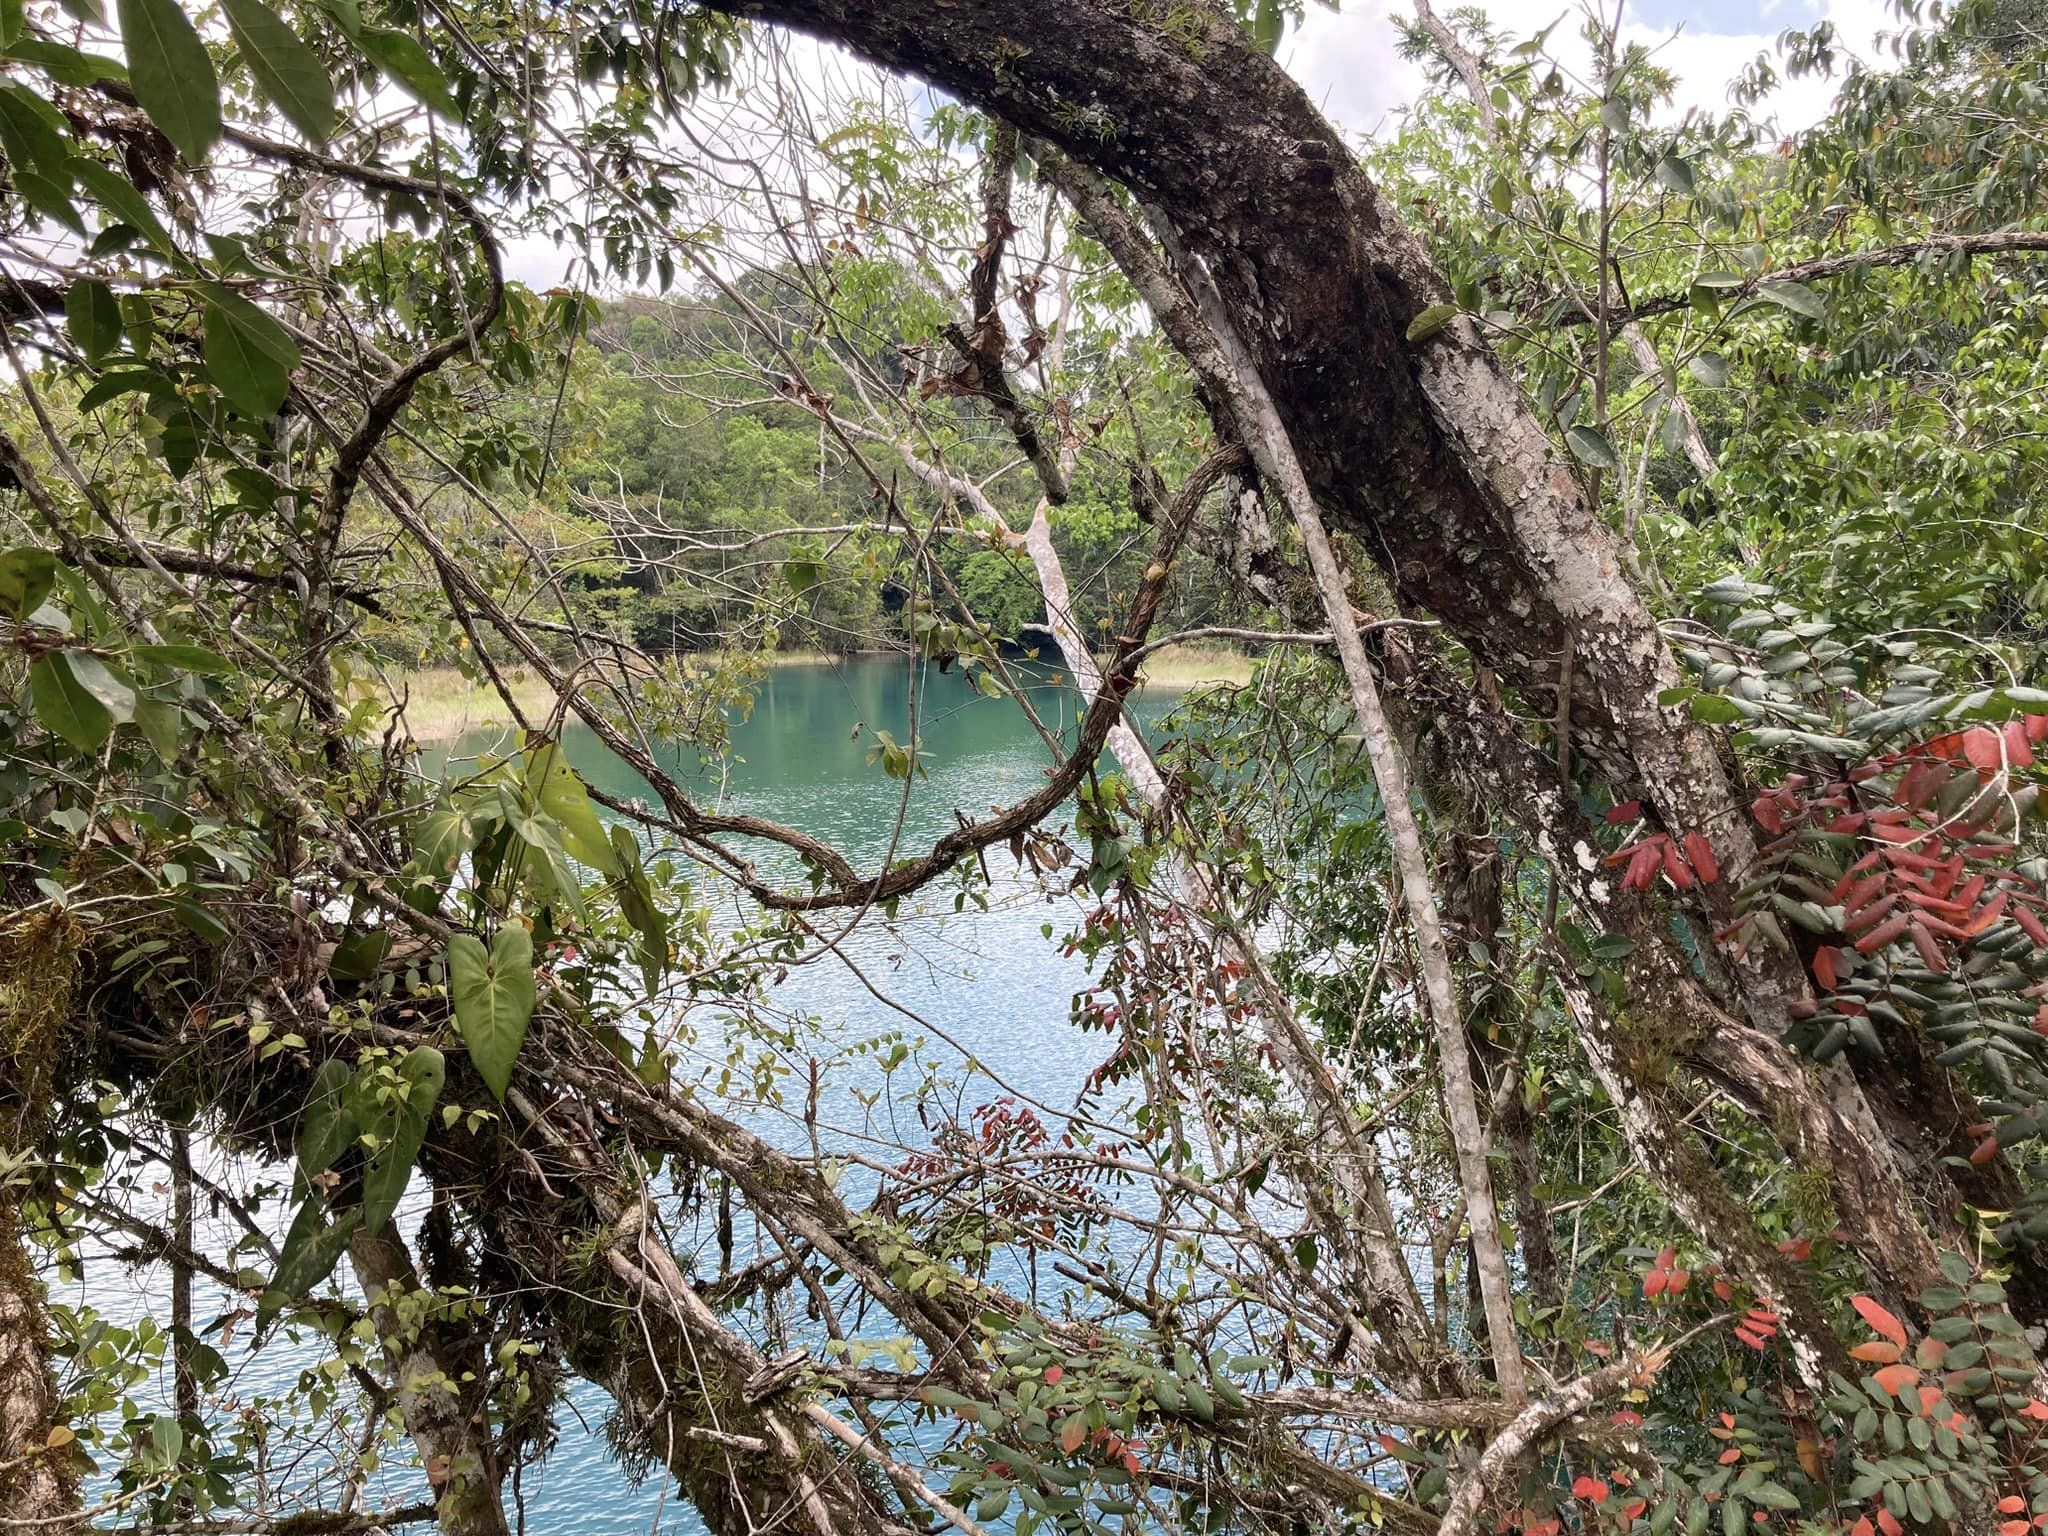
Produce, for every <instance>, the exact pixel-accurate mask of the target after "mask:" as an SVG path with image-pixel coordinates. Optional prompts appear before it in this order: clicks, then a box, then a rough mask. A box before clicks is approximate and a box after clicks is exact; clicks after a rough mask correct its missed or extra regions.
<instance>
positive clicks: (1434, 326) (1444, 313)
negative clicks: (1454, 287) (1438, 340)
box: [1408, 304, 1458, 341]
mask: <svg viewBox="0 0 2048 1536" xmlns="http://www.w3.org/2000/svg"><path fill="white" fill-rule="evenodd" d="M1457 315H1458V306H1457V305H1455V304H1432V305H1430V306H1429V308H1427V309H1425V310H1424V311H1423V312H1422V313H1421V314H1419V315H1417V316H1416V317H1415V318H1414V319H1413V320H1410V321H1409V322H1408V339H1409V340H1410V341H1423V340H1426V339H1427V338H1429V337H1431V336H1434V335H1435V334H1436V333H1437V332H1438V331H1440V330H1442V329H1443V328H1444V327H1445V326H1447V325H1449V324H1450V323H1451V321H1453V320H1454V319H1456V318H1457Z"/></svg>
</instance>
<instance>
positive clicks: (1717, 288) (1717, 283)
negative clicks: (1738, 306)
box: [1692, 272, 1748, 293]
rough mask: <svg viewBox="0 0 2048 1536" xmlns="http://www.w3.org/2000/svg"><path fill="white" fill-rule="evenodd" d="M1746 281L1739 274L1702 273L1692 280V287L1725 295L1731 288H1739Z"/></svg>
mask: <svg viewBox="0 0 2048 1536" xmlns="http://www.w3.org/2000/svg"><path fill="white" fill-rule="evenodd" d="M1747 281H1748V279H1747V278H1745V277H1744V276H1743V275H1742V274H1741V273H1740V272H1702V273H1701V274H1700V275H1699V276H1698V277H1696V278H1694V279H1693V280H1692V285H1693V287H1695V288H1706V289H1710V290H1711V291H1713V292H1715V293H1725V292H1727V291H1728V290H1729V289H1731V288H1740V287H1741V286H1742V285H1743V284H1744V283H1745V282H1747Z"/></svg>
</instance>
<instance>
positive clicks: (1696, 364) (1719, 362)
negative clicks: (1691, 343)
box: [1685, 352, 1728, 389]
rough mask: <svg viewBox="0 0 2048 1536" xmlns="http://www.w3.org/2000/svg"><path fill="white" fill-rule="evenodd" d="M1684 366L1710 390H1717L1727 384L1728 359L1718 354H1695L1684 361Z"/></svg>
mask: <svg viewBox="0 0 2048 1536" xmlns="http://www.w3.org/2000/svg"><path fill="white" fill-rule="evenodd" d="M1685 366H1686V367H1688V368H1690V369H1691V370H1692V375H1693V377H1694V378H1696V379H1698V380H1699V381H1700V382H1701V383H1702V384H1705V385H1706V386H1708V387H1709V388H1710V389H1719V388H1721V387H1722V386H1723V385H1724V384H1726V383H1727V382H1728V359H1727V358H1725V357H1723V356H1722V355H1721V354H1720V353H1718V352H1696V353H1694V354H1693V355H1692V356H1691V357H1690V358H1688V359H1686V364H1685Z"/></svg>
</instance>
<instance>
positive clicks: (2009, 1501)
mask: <svg viewBox="0 0 2048 1536" xmlns="http://www.w3.org/2000/svg"><path fill="white" fill-rule="evenodd" d="M1998 1512H1999V1513H2000V1514H2001V1515H2024V1514H2025V1513H2026V1512H2027V1501H2026V1500H2025V1499H2023V1498H2021V1497H2020V1496H2019V1495H2018V1494H2016V1493H2008V1494H2007V1495H2006V1496H2005V1497H2004V1498H2002V1499H2000V1500H1999V1501H1998Z"/></svg>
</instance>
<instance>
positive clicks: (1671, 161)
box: [1657, 155, 1693, 197]
mask: <svg viewBox="0 0 2048 1536" xmlns="http://www.w3.org/2000/svg"><path fill="white" fill-rule="evenodd" d="M1657 180H1659V181H1660V182H1662V183H1663V184H1664V185H1665V186H1667V187H1669V188H1670V189H1671V190H1672V191H1673V192H1676V193H1678V194H1679V195H1681V196H1683V197H1690V196H1692V189H1693V175H1692V166H1691V165H1690V164H1689V163H1688V162H1687V161H1686V160H1685V159H1683V158H1682V157H1681V156H1678V155H1666V156H1665V157H1664V158H1663V159H1662V160H1659V161H1658V162H1657Z"/></svg>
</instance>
